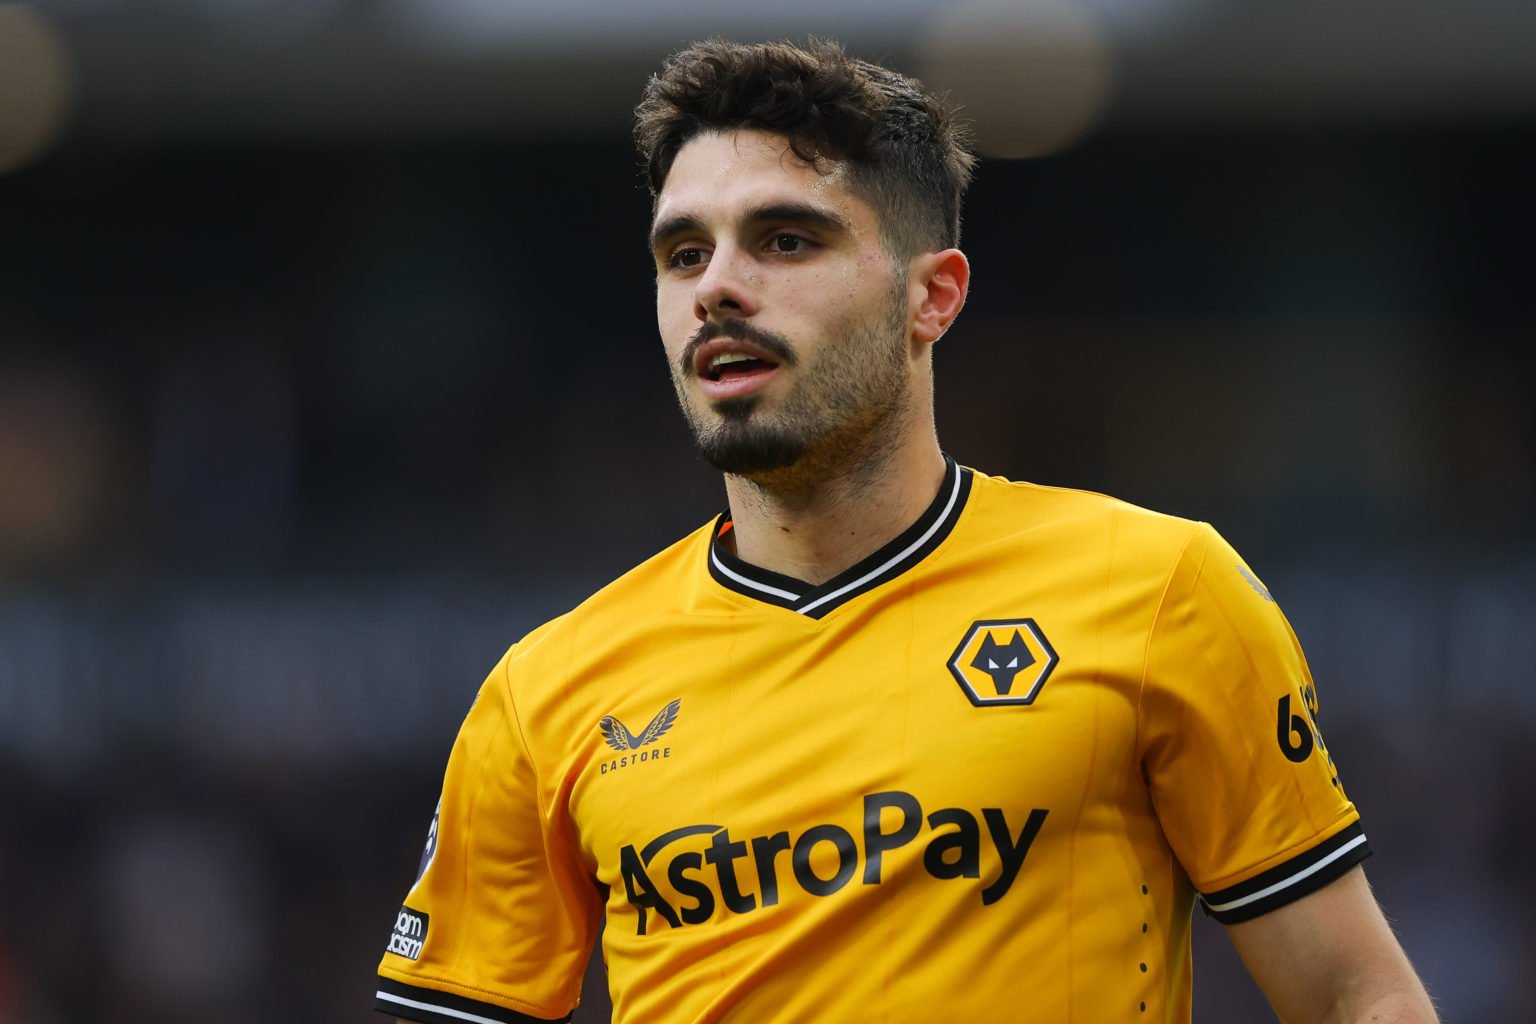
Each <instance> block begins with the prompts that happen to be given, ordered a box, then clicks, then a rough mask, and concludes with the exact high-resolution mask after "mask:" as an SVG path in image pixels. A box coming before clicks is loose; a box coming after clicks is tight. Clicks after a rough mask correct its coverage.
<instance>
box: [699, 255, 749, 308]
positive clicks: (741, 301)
mask: <svg viewBox="0 0 1536 1024" xmlns="http://www.w3.org/2000/svg"><path fill="white" fill-rule="evenodd" d="M757 310H758V298H757V293H756V288H755V285H754V278H753V274H752V271H751V269H750V267H748V266H747V260H746V255H745V254H744V253H742V252H741V251H739V250H737V249H735V248H733V247H729V246H719V247H717V248H716V249H715V251H714V253H713V254H712V255H711V256H710V258H709V264H708V265H707V266H706V267H705V268H704V273H702V274H700V275H699V278H698V284H697V285H696V286H695V287H694V292H693V315H694V316H696V317H698V319H699V322H700V323H708V322H709V321H710V320H722V319H725V318H727V317H747V316H751V315H753V314H754V313H756V312H757Z"/></svg>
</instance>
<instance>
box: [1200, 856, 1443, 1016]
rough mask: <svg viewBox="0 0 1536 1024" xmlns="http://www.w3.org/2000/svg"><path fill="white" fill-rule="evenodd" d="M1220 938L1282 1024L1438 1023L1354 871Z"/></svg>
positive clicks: (1358, 872) (1360, 876) (1362, 875)
mask: <svg viewBox="0 0 1536 1024" xmlns="http://www.w3.org/2000/svg"><path fill="white" fill-rule="evenodd" d="M1227 934H1228V935H1230V936H1231V938H1232V944H1233V945H1234V946H1236V947H1237V951H1238V953H1239V955H1241V956H1242V958H1243V962H1244V963H1246V964H1247V965H1248V970H1249V972H1250V973H1251V974H1252V975H1253V978H1254V980H1255V981H1256V982H1258V985H1259V988H1261V989H1263V991H1264V995H1265V996H1266V997H1267V998H1268V999H1269V1002H1270V1005H1271V1006H1273V1007H1274V1008H1275V1012H1276V1013H1277V1014H1278V1015H1279V1017H1280V1019H1281V1020H1282V1021H1284V1022H1286V1024H1367V1022H1374V1024H1435V1022H1437V1021H1438V1020H1439V1018H1438V1017H1437V1016H1436V1015H1435V1009H1434V1006H1433V1005H1432V1004H1431V1003H1430V1000H1429V995H1428V994H1427V993H1426V992H1425V990H1424V985H1423V983H1422V982H1420V981H1419V979H1418V976H1417V975H1416V974H1415V973H1414V970H1413V965H1412V964H1410V963H1409V962H1408V957H1407V956H1406V955H1404V953H1403V950H1402V947H1400V946H1399V945H1398V943H1397V938H1396V937H1395V936H1394V935H1393V934H1392V929H1391V927H1390V926H1389V925H1388V924H1387V920H1386V918H1385V917H1383V916H1382V913H1381V908H1380V907H1378V906H1377V905H1376V899H1375V897H1374V896H1372V895H1371V888H1370V885H1369V884H1368V883H1367V882H1366V880H1365V872H1364V871H1362V870H1361V869H1360V868H1359V867H1355V868H1353V869H1352V870H1350V871H1349V872H1348V873H1347V874H1345V875H1343V876H1341V877H1340V878H1339V879H1337V880H1336V881H1334V882H1331V883H1329V884H1328V885H1326V886H1324V887H1323V888H1321V889H1319V890H1318V891H1316V892H1314V893H1311V894H1310V895H1307V896H1303V897H1301V898H1300V899H1298V900H1296V901H1295V902H1293V903H1288V904H1286V905H1285V906H1283V907H1280V908H1278V909H1276V910H1272V911H1270V912H1269V913H1267V914H1264V915H1262V916H1260V917H1256V918H1254V919H1253V920H1251V921H1244V922H1242V923H1240V924H1233V925H1228V926H1227Z"/></svg>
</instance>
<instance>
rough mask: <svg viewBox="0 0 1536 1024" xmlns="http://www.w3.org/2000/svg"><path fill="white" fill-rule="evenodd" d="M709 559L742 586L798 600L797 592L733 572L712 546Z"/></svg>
mask: <svg viewBox="0 0 1536 1024" xmlns="http://www.w3.org/2000/svg"><path fill="white" fill-rule="evenodd" d="M709 561H710V564H711V565H713V566H714V567H715V568H716V569H718V570H719V571H720V572H721V573H723V574H724V575H726V576H729V577H730V578H731V579H733V580H735V581H736V582H737V583H739V584H741V585H742V586H744V587H751V588H752V589H753V590H756V591H759V592H761V593H764V594H772V595H773V596H774V597H782V598H783V599H784V600H786V601H798V600H800V595H799V594H792V593H790V592H789V591H787V590H780V589H779V588H778V587H770V586H769V585H768V584H766V583H759V582H757V581H756V580H754V579H748V578H747V577H745V576H743V575H742V574H741V573H739V572H735V571H734V570H732V569H731V567H730V566H728V565H726V564H725V563H724V562H723V561H721V560H720V557H719V556H718V555H717V554H716V553H715V551H714V548H713V546H711V548H710V552H709ZM695 564H697V563H695Z"/></svg>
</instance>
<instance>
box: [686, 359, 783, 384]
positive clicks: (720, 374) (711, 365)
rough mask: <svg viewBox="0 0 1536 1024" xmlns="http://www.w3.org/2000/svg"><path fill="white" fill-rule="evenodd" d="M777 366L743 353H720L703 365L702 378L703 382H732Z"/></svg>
mask: <svg viewBox="0 0 1536 1024" xmlns="http://www.w3.org/2000/svg"><path fill="white" fill-rule="evenodd" d="M777 365H778V364H777V363H772V362H769V361H768V360H766V359H762V358H759V357H757V356H754V355H749V354H747V353H745V352H721V353H720V354H718V355H716V356H715V357H714V358H712V359H710V360H709V361H708V362H707V363H706V364H705V365H704V369H703V373H702V376H703V377H704V379H705V380H713V381H721V380H733V379H735V378H738V377H746V376H750V375H751V374H754V373H761V372H762V371H764V370H772V369H773V368H774V367H775V366H777Z"/></svg>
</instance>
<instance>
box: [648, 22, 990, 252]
mask: <svg viewBox="0 0 1536 1024" xmlns="http://www.w3.org/2000/svg"><path fill="white" fill-rule="evenodd" d="M742 128H754V129H758V130H761V131H766V132H772V133H774V134H776V135H780V136H783V137H784V139H785V140H786V141H787V142H788V144H789V146H790V148H791V150H792V151H793V152H794V154H795V155H796V156H797V157H799V158H800V159H801V160H804V161H805V162H806V163H808V164H811V165H813V166H819V165H821V164H822V163H823V162H824V161H832V162H837V163H845V164H846V165H847V167H848V170H849V174H850V177H849V190H850V191H851V192H853V193H854V194H855V195H857V196H858V197H859V198H861V199H863V200H864V201H865V202H867V203H869V204H870V206H871V207H873V208H874V210H875V212H876V214H878V216H879V218H880V225H881V235H882V237H883V239H884V241H885V245H886V248H887V249H889V250H890V251H891V253H892V255H894V256H897V257H898V258H901V259H910V258H911V257H913V256H915V255H917V254H918V253H922V252H937V251H938V250H940V249H947V248H950V247H952V246H956V245H958V244H959V243H960V199H961V196H962V195H963V194H964V192H965V188H966V186H967V185H968V184H970V180H971V169H972V167H973V166H974V165H975V162H976V158H975V157H974V156H972V155H971V151H970V148H969V146H968V145H967V141H968V140H967V137H966V132H965V129H964V127H963V126H962V125H960V124H959V123H958V122H957V121H956V120H955V117H954V112H953V111H952V110H951V109H950V107H949V106H948V105H947V104H946V103H945V102H944V101H943V100H942V99H940V98H939V97H937V96H935V95H933V94H932V93H930V92H928V91H927V90H926V89H925V88H924V87H923V85H922V83H921V82H918V81H917V80H915V79H912V78H908V77H907V76H905V75H902V74H898V73H897V72H895V71H892V70H890V69H889V68H884V67H881V66H879V65H878V64H870V63H868V62H866V61H862V60H857V59H855V58H853V57H850V56H848V54H847V53H845V52H844V51H843V48H842V47H841V46H839V45H838V44H837V43H834V42H828V41H823V40H820V39H815V38H811V39H809V40H807V42H806V45H805V47H804V48H802V47H798V46H795V45H794V44H792V43H789V42H774V43H752V44H747V43H736V42H730V41H727V40H723V39H711V40H709V41H707V42H700V43H694V44H693V45H692V46H689V47H688V48H687V49H684V50H681V51H679V52H678V53H676V54H674V55H673V56H672V57H670V58H669V59H668V60H667V62H666V64H665V65H664V66H663V67H662V70H661V72H660V73H659V74H656V75H653V76H651V80H650V82H649V83H648V84H647V86H646V89H645V97H644V98H643V99H642V100H641V102H640V106H639V107H637V108H636V110H635V145H636V146H637V147H638V148H639V150H640V155H641V156H642V157H643V158H644V160H645V171H646V178H647V182H648V184H649V185H650V188H651V195H652V196H653V197H655V196H657V195H658V194H660V192H661V188H662V185H663V184H665V182H666V180H667V174H668V173H669V172H670V171H671V169H672V162H673V161H674V160H675V159H676V158H677V154H678V151H679V150H681V149H682V148H683V146H684V145H685V144H686V143H687V142H688V141H689V140H690V139H692V138H694V137H695V136H697V135H700V134H704V133H708V132H716V131H734V130H737V129H742Z"/></svg>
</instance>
